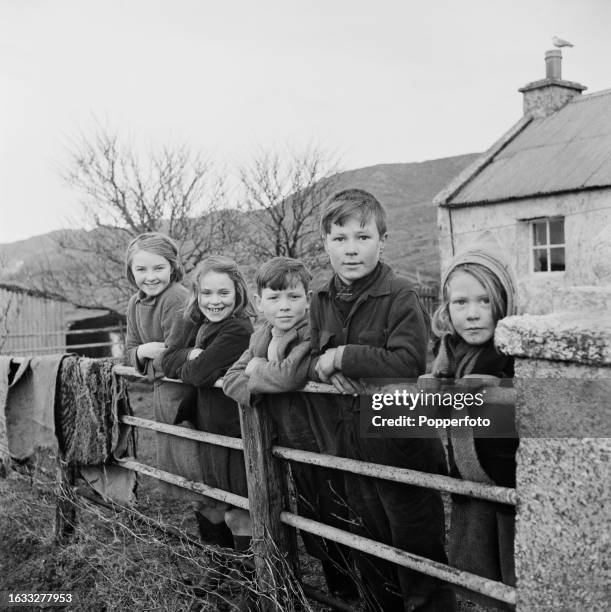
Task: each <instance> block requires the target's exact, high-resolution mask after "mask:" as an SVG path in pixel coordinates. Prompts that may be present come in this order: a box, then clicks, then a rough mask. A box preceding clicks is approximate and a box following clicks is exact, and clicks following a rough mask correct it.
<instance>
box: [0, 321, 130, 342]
mask: <svg viewBox="0 0 611 612" xmlns="http://www.w3.org/2000/svg"><path fill="white" fill-rule="evenodd" d="M98 332H118V333H120V334H123V333H125V328H124V327H118V326H116V325H113V326H112V327H91V328H89V329H56V330H54V331H46V332H35V333H30V334H9V335H8V336H7V338H10V339H11V340H12V339H13V338H41V337H43V336H57V335H61V334H66V335H67V336H73V335H76V334H96V333H98Z"/></svg>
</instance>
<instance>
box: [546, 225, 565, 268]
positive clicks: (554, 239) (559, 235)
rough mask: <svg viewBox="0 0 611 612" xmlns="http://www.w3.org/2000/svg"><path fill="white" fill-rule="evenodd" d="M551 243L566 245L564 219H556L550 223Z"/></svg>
mask: <svg viewBox="0 0 611 612" xmlns="http://www.w3.org/2000/svg"><path fill="white" fill-rule="evenodd" d="M549 243H550V244H564V219H554V220H553V221H550V222H549ZM552 260H553V258H552Z"/></svg>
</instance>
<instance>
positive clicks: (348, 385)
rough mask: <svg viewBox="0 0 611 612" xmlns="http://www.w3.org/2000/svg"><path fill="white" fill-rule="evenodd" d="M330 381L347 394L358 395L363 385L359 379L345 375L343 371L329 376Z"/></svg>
mask: <svg viewBox="0 0 611 612" xmlns="http://www.w3.org/2000/svg"><path fill="white" fill-rule="evenodd" d="M329 382H330V383H331V384H332V385H333V386H334V387H335V388H336V389H337V390H338V391H339V392H340V393H343V394H346V395H358V394H359V393H360V391H361V385H360V384H359V382H358V381H356V380H352V379H351V378H348V377H347V376H344V375H343V374H342V373H341V372H333V374H331V376H330V377H329Z"/></svg>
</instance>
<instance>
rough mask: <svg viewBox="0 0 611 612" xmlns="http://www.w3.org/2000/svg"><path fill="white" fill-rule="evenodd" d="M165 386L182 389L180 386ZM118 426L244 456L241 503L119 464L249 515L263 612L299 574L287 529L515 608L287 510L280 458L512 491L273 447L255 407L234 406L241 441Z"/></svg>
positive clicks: (482, 490) (413, 559)
mask: <svg viewBox="0 0 611 612" xmlns="http://www.w3.org/2000/svg"><path fill="white" fill-rule="evenodd" d="M114 371H115V374H117V375H120V376H127V377H130V378H142V377H141V376H140V375H139V374H137V373H136V371H135V370H134V369H133V368H130V367H127V366H116V367H115V369H114ZM166 380H167V379H166ZM169 382H173V383H176V384H182V383H181V382H180V381H169ZM216 386H217V387H220V386H221V384H220V381H217V383H216ZM304 392H306V393H337V391H336V390H335V388H334V387H331V386H330V385H324V384H319V383H308V385H306V387H305V388H304V389H303V390H301V391H300V393H304ZM122 421H123V422H124V423H126V424H128V425H132V426H134V427H139V428H144V429H150V430H154V431H159V432H164V433H168V434H172V435H175V436H177V437H181V438H187V439H191V440H197V441H200V442H207V443H210V444H216V445H219V446H224V447H228V448H233V449H239V450H242V451H243V452H244V460H245V465H246V473H247V482H248V498H246V497H241V496H239V495H235V494H233V493H230V492H228V491H223V490H221V489H216V488H213V487H210V486H208V485H206V484H205V483H202V482H192V481H188V480H187V479H185V478H183V477H181V476H177V475H175V474H171V473H169V472H164V471H162V470H159V469H157V468H154V467H151V466H148V465H145V464H142V463H140V462H138V461H136V460H135V459H127V460H125V461H123V462H122V463H121V465H123V466H124V467H126V468H128V469H130V470H133V471H135V472H138V473H140V474H144V475H147V476H152V477H153V478H157V479H158V480H162V481H165V482H169V483H172V484H174V485H178V486H179V487H182V488H185V489H188V490H191V491H194V492H196V493H200V494H202V495H205V496H208V497H211V498H213V499H217V500H220V501H223V502H226V503H228V504H231V505H233V506H236V507H238V508H242V509H244V510H248V511H249V512H250V515H251V520H252V526H253V538H252V548H253V552H254V559H255V569H256V578H257V586H258V590H259V592H260V593H261V595H262V596H261V598H260V606H261V609H263V610H274V611H279V610H282V609H284V607H285V606H284V605H283V604H282V602H279V601H278V590H277V586H278V585H280V584H282V583H283V576H284V575H285V574H286V572H287V568H288V569H289V570H290V571H292V572H294V575H296V576H297V575H299V573H298V562H297V555H296V547H295V538H294V533H292V532H291V528H296V529H299V530H301V531H304V532H307V533H311V534H315V535H318V536H322V537H324V538H327V539H329V540H332V541H334V542H338V543H340V544H344V545H346V546H349V547H350V548H352V549H355V550H358V551H361V552H365V553H367V554H370V555H373V556H375V557H379V558H381V559H385V560H387V561H391V562H393V563H396V564H398V565H401V566H404V567H407V568H410V569H413V570H416V571H418V572H422V573H424V574H427V575H430V576H433V577H435V578H439V579H441V580H444V581H446V582H448V583H450V584H453V585H459V586H462V587H465V588H467V589H470V590H472V591H475V592H477V593H481V594H483V595H487V596H488V597H491V598H493V599H496V600H498V601H500V602H503V603H505V604H509V605H515V602H516V591H515V588H513V587H510V586H507V585H505V584H503V583H500V582H496V581H493V580H489V579H487V578H483V577H481V576H477V575H475V574H471V573H468V572H464V571H461V570H458V569H456V568H453V567H450V566H448V565H445V564H442V563H438V562H435V561H432V560H430V559H426V558H424V557H420V556H418V555H414V554H411V553H408V552H406V551H403V550H400V549H397V548H394V547H392V546H389V545H387V544H383V543H381V542H376V541H374V540H371V539H368V538H365V537H362V536H358V535H355V534H353V533H350V532H348V531H343V530H340V529H337V528H334V527H331V526H329V525H325V524H323V523H320V522H318V521H314V520H311V519H306V518H304V517H302V516H299V515H297V514H295V513H293V512H291V511H290V508H289V502H288V495H287V481H286V477H285V473H286V472H285V469H284V466H283V461H288V460H290V461H296V462H299V463H305V464H308V465H314V466H324V467H328V468H332V469H336V470H341V471H344V472H351V473H353V474H360V475H364V476H370V477H373V478H381V479H386V480H391V481H394V482H400V483H405V484H410V485H417V486H421V487H427V488H432V489H436V490H438V491H443V492H446V493H458V494H460V495H465V496H469V497H476V498H479V499H484V500H488V501H493V502H498V503H502V504H509V505H515V504H516V492H515V489H509V488H505V487H498V486H493V485H488V484H483V483H478V482H470V481H465V480H459V479H455V478H451V477H449V476H441V475H437V474H428V473H425V472H418V471H414V470H409V469H405V468H397V467H392V466H387V465H378V464H374V463H368V462H364V461H357V460H354V459H347V458H343V457H335V456H330V455H324V454H319V453H312V452H307V451H301V450H297V449H291V448H285V447H280V446H275V445H273V442H272V441H273V439H274V436H273V423H272V421H271V419H270V417H269V415H268V414H267V412H266V410H265V409H263V408H260V407H257V406H255V407H249V408H243V407H240V422H241V427H242V431H243V432H244V431H247V432H248V435H247V436H243V438H242V439H240V438H231V437H227V436H222V435H218V434H211V433H208V432H203V431H196V430H192V429H187V428H184V427H178V426H174V425H167V424H163V423H157V422H155V421H151V420H148V419H142V418H139V417H134V416H124V417H122ZM266 595H268V596H266ZM285 603H286V602H285ZM279 606H280V607H279Z"/></svg>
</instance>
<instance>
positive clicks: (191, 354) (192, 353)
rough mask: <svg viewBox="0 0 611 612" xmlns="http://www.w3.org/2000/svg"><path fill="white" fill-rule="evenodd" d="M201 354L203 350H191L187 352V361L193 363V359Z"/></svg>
mask: <svg viewBox="0 0 611 612" xmlns="http://www.w3.org/2000/svg"><path fill="white" fill-rule="evenodd" d="M203 352H204V350H203V349H200V348H194V349H191V350H190V351H189V355H188V356H187V361H193V360H194V359H197V358H198V357H199V356H200V355H201V354H202V353H203Z"/></svg>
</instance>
